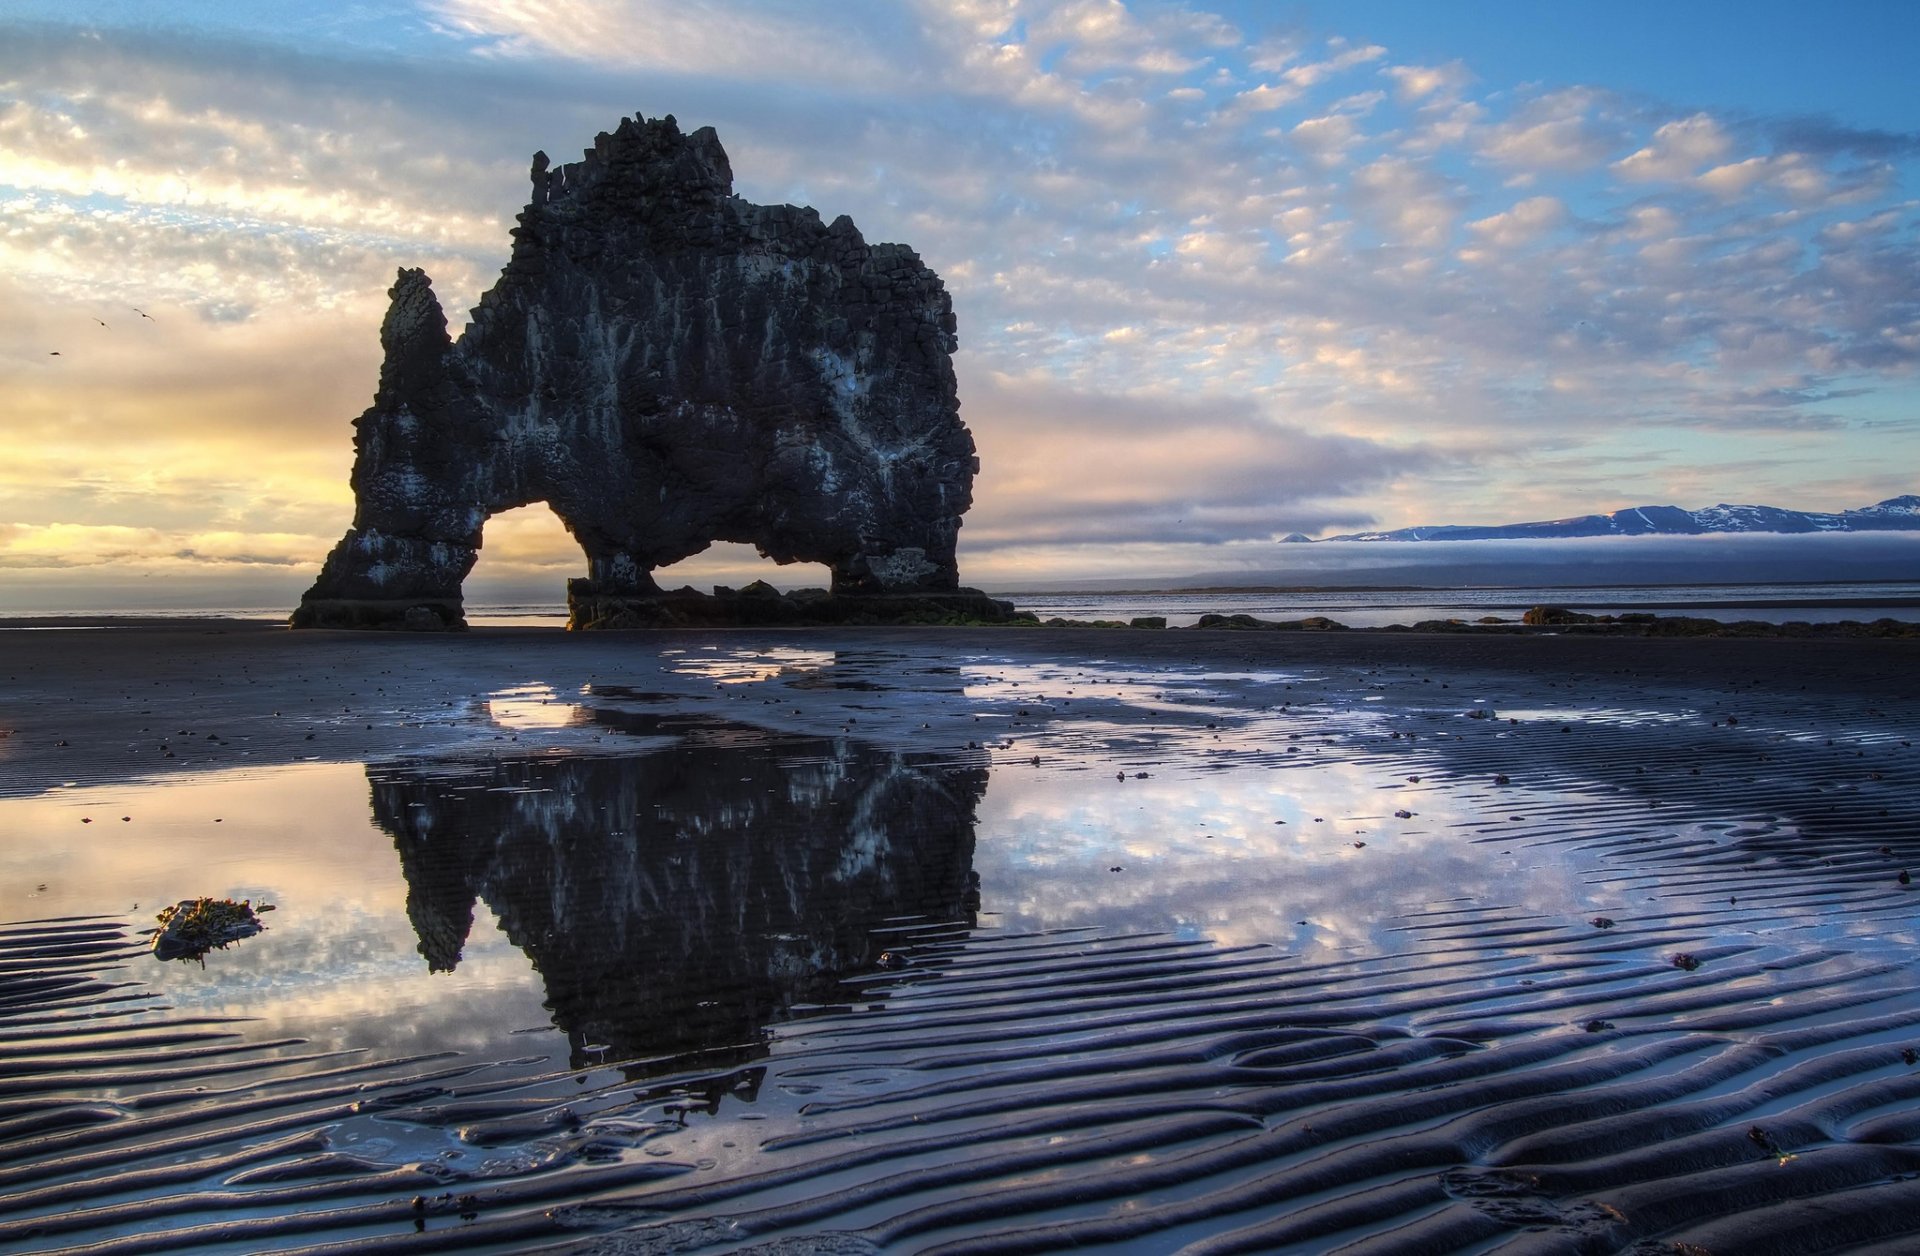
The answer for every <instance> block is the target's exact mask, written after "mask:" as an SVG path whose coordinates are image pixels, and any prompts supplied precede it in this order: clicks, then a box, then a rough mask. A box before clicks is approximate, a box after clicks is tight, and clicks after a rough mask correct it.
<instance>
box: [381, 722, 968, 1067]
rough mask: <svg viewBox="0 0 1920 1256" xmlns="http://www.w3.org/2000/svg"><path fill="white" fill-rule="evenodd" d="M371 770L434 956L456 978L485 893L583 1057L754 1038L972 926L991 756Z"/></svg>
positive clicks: (549, 762) (845, 745)
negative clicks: (944, 933) (894, 946)
mask: <svg viewBox="0 0 1920 1256" xmlns="http://www.w3.org/2000/svg"><path fill="white" fill-rule="evenodd" d="M444 772H445V769H444V767H442V768H441V769H440V773H441V774H438V775H436V774H434V770H433V769H432V768H424V767H402V768H399V769H394V768H382V769H370V770H369V773H368V775H369V778H370V781H371V785H372V791H373V814H374V818H375V820H376V822H377V823H379V825H380V826H381V827H382V828H383V829H385V830H386V831H387V832H388V833H390V834H392V835H393V839H394V845H395V847H396V849H397V850H398V851H399V854H400V861H401V866H402V869H403V870H404V872H405V875H406V878H407V886H408V894H407V913H408V915H409V916H410V917H411V918H412V920H413V923H414V927H415V929H416V930H417V932H418V933H419V936H420V951H421V953H422V954H423V955H425V956H426V958H427V962H428V964H429V965H430V966H432V967H433V968H434V969H436V970H449V969H451V968H453V967H454V966H455V965H456V964H457V963H458V962H459V960H460V949H461V947H462V945H463V944H464V943H465V941H466V937H467V932H468V929H469V928H470V927H471V925H472V922H473V908H474V901H475V899H476V898H479V899H484V900H485V901H486V902H487V903H488V904H489V905H490V906H491V907H492V909H493V910H494V912H495V914H496V915H497V916H498V917H499V920H500V924H501V928H502V930H503V931H504V932H505V934H506V935H507V937H508V938H509V939H510V940H511V941H512V942H513V943H514V945H516V946H518V947H520V948H521V949H522V950H524V951H525V952H526V953H527V955H528V957H529V958H530V959H531V960H532V961H533V963H534V966H535V968H537V969H538V970H539V972H540V974H541V976H542V978H543V979H544V980H545V982H546V988H547V996H548V997H547V1004H548V1007H549V1008H550V1009H551V1010H552V1012H553V1017H554V1022H555V1024H557V1025H558V1026H559V1027H560V1028H561V1029H563V1030H565V1031H566V1033H567V1034H568V1036H569V1038H570V1040H571V1041H572V1043H573V1047H574V1054H575V1059H576V1062H584V1061H585V1060H586V1059H587V1058H589V1057H588V1056H587V1055H586V1053H585V1049H586V1048H588V1047H590V1046H604V1047H608V1048H611V1054H610V1058H621V1057H633V1056H645V1055H658V1054H666V1053H678V1052H684V1051H691V1050H698V1049H702V1048H710V1047H722V1046H732V1045H736V1044H744V1043H753V1042H756V1041H757V1040H758V1038H759V1031H760V1030H761V1028H762V1027H763V1026H765V1025H766V1024H767V1023H768V1022H769V1021H771V1020H773V1019H775V1018H777V1017H778V1016H779V1015H780V1013H781V1010H782V1009H783V1008H784V1007H786V1006H787V1005H789V1004H791V1003H794V1002H796V1001H817V1000H831V999H835V998H838V997H841V995H842V994H843V991H842V990H841V987H840V986H839V983H838V977H839V976H840V975H841V974H843V973H846V972H848V971H850V970H854V969H859V968H863V967H867V966H869V965H870V964H871V963H872V962H873V960H874V959H875V958H876V957H877V956H878V955H879V953H880V951H881V950H883V949H884V945H885V944H884V941H882V940H878V939H876V938H875V936H874V931H875V930H876V929H877V928H878V927H880V926H881V925H882V923H883V922H884V921H887V920H888V919H890V918H895V917H906V916H924V917H933V918H935V919H939V920H952V919H955V918H956V917H958V918H961V919H967V918H968V917H969V913H970V911H971V909H972V908H975V907H977V905H978V898H977V894H975V893H974V892H973V890H972V889H971V885H972V884H973V873H972V863H973V825H974V808H975V806H976V805H977V803H978V802H979V800H980V797H981V795H982V794H983V792H984V791H985V789H986V771H985V770H984V769H983V768H952V767H936V766H933V765H931V764H928V763H926V762H925V761H924V756H912V755H902V754H889V753H885V752H881V751H877V750H873V749H869V748H866V747H863V746H860V745H858V744H855V743H850V742H846V741H828V740H822V739H805V740H791V741H782V742H777V743H774V744H766V743H764V742H762V743H761V744H749V745H739V746H726V745H724V744H722V745H715V744H703V745H700V746H697V747H687V748H680V749H674V750H668V751H663V752H659V753H655V754H649V755H645V756H641V757H638V758H626V759H546V760H540V759H531V760H514V761H506V762H501V763H499V764H497V765H495V766H493V767H492V768H491V769H490V770H488V771H486V772H484V773H483V774H480V775H478V776H471V775H469V776H460V777H449V776H447V775H445V774H444Z"/></svg>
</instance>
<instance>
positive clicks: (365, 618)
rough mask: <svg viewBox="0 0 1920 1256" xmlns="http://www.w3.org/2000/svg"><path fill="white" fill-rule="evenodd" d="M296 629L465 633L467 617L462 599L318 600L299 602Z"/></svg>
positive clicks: (293, 620) (294, 617) (294, 621)
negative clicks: (369, 629)
mask: <svg viewBox="0 0 1920 1256" xmlns="http://www.w3.org/2000/svg"><path fill="white" fill-rule="evenodd" d="M287 623H288V626H289V627H293V628H376V629H394V630H399V631H404V632H462V631H464V630H465V629H466V626H467V616H466V612H465V610H464V609H463V604H462V602H461V599H459V598H418V597H413V598H346V597H339V598H316V597H309V598H307V599H305V600H304V601H302V602H301V603H300V606H299V608H298V609H297V610H295V611H294V612H293V615H292V617H291V618H289V619H288V620H287Z"/></svg>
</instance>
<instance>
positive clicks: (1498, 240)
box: [1467, 196, 1567, 249]
mask: <svg viewBox="0 0 1920 1256" xmlns="http://www.w3.org/2000/svg"><path fill="white" fill-rule="evenodd" d="M1566 221H1567V207H1566V204H1565V203H1564V202H1562V201H1561V200H1560V199H1559V198H1558V197H1553V196H1530V197H1528V198H1527V199H1526V200H1524V201H1520V202H1519V203H1517V204H1515V205H1514V206H1513V208H1511V209H1508V210H1505V211H1503V212H1501V213H1498V214H1493V215H1491V216H1489V217H1486V218H1481V219H1477V220H1475V221H1473V222H1470V223H1468V224H1467V229H1468V230H1469V231H1472V232H1473V233H1474V234H1475V235H1477V236H1479V237H1480V238H1481V239H1483V240H1485V241H1486V242H1487V243H1489V244H1492V245H1495V246H1497V247H1500V248H1509V249H1510V248H1516V247H1518V246H1520V245H1523V244H1530V243H1532V242H1533V241H1534V240H1537V239H1539V238H1540V237H1541V236H1543V235H1545V234H1546V233H1547V232H1549V231H1552V230H1553V229H1554V228H1556V227H1559V226H1561V225H1562V224H1564V223H1565V222H1566Z"/></svg>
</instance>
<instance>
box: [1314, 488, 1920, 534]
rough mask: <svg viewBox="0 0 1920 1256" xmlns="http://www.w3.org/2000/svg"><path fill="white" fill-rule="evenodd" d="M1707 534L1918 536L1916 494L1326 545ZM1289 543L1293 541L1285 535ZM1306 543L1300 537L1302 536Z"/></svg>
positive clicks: (1452, 528) (1625, 513)
mask: <svg viewBox="0 0 1920 1256" xmlns="http://www.w3.org/2000/svg"><path fill="white" fill-rule="evenodd" d="M1707 532H1920V495H1916V494H1913V493H1908V494H1906V495H1904V496H1901V497H1889V498H1888V499H1887V500H1885V501H1883V502H1879V503H1877V504H1875V505H1872V506H1863V507H1862V508H1860V509H1859V510H1843V511H1841V512H1840V513H1839V514H1824V513H1820V512H1817V511H1807V510H1786V509H1783V508H1782V507H1779V506H1730V505H1727V504H1726V503H1725V502H1722V503H1721V504H1720V505H1718V506H1708V507H1706V508H1705V509H1703V510H1682V509H1680V507H1678V506H1633V507H1630V508H1628V509H1626V510H1616V511H1614V512H1613V513H1612V514H1609V515H1578V516H1575V517H1574V518H1571V519H1548V520H1543V521H1541V522H1538V523H1502V524H1487V525H1481V524H1436V525H1429V526H1421V527H1414V528H1396V529H1394V530H1393V531H1391V532H1350V533H1348V534H1346V535H1344V536H1330V537H1327V538H1326V539H1327V540H1329V541H1515V540H1540V539H1546V538H1554V537H1570V536H1698V535H1701V534H1702V533H1707ZM1287 539H1288V540H1293V538H1292V537H1288V538H1287ZM1302 539H1305V538H1302Z"/></svg>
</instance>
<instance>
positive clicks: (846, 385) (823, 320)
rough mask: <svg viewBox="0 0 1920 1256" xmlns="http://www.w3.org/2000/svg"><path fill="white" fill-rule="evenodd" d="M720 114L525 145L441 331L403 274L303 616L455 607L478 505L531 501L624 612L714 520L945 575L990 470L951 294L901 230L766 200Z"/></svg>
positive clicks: (483, 511)
mask: <svg viewBox="0 0 1920 1256" xmlns="http://www.w3.org/2000/svg"><path fill="white" fill-rule="evenodd" d="M732 186H733V172H732V169H731V167H730V166H729V165H728V162H727V155H726V153H725V152H724V151H723V150H722V149H721V147H720V141H719V138H718V137H717V136H716V135H715V134H714V132H713V131H712V129H710V128H703V129H701V130H698V131H695V132H694V133H693V134H691V135H682V134H681V132H680V129H679V127H678V126H677V125H676V124H675V122H674V120H673V118H671V117H667V118H665V119H662V120H660V121H635V120H633V119H625V120H623V121H622V122H621V124H620V126H619V128H618V129H617V130H616V131H614V132H613V133H612V134H606V133H602V134H601V135H600V136H599V137H598V138H597V139H596V140H595V143H594V147H593V148H592V149H590V150H588V152H587V154H586V158H585V160H584V161H581V162H577V163H574V164H572V165H567V166H561V167H558V168H550V167H549V166H548V163H547V158H546V156H545V154H536V155H535V157H534V162H533V198H532V200H531V201H530V202H529V203H528V205H527V207H526V209H525V210H524V211H522V213H521V214H520V218H519V222H520V225H519V226H518V227H516V228H515V229H514V231H513V236H514V246H513V255H512V260H511V261H509V263H508V264H507V266H506V269H505V270H504V271H502V273H501V276H500V279H499V282H497V283H496V284H495V285H494V286H493V288H492V289H491V290H490V291H489V292H487V293H486V295H484V296H483V297H482V298H481V299H480V304H479V306H478V307H477V308H476V309H475V310H474V311H473V322H472V323H471V324H470V325H469V326H468V327H467V329H466V331H465V333H464V334H463V335H462V336H461V337H460V338H459V339H458V340H457V341H456V340H453V339H451V338H450V337H449V335H448V332H447V320H446V316H445V315H444V314H443V313H442V312H441V308H440V303H439V301H438V300H437V299H436V298H435V296H434V294H433V288H432V285H431V282H430V281H429V280H428V278H427V276H426V274H425V273H424V272H423V271H419V270H402V271H401V272H400V276H399V279H398V281H397V282H396V283H395V284H394V286H393V288H392V291H391V293H390V295H391V297H392V305H391V307H390V308H389V309H388V311H387V317H386V321H385V322H384V323H383V324H382V326H381V329H380V339H381V344H382V346H383V348H384V349H385V351H386V361H385V363H384V365H383V366H382V368H381V372H380V387H379V391H378V393H377V394H376V395H375V398H374V403H373V405H372V407H371V408H369V409H368V410H367V412H366V413H365V414H363V415H361V416H360V418H359V419H357V420H355V423H354V426H355V428H356V429H357V431H356V435H355V437H354V449H355V454H356V456H355V460H354V467H353V480H352V482H353V489H354V496H355V502H356V509H355V513H354V520H353V526H352V527H351V528H350V529H349V530H348V532H347V534H346V536H345V537H344V538H343V539H342V540H341V541H340V543H339V544H338V545H337V546H335V547H334V550H333V552H332V553H331V554H329V555H328V557H327V561H326V564H325V566H324V568H323V569H322V571H321V573H320V578H319V579H318V580H317V581H316V582H315V584H314V586H313V588H312V589H310V590H308V592H307V594H306V596H305V597H303V598H302V599H301V604H300V608H299V610H298V611H296V612H295V614H294V617H293V622H294V625H295V626H296V627H409V628H440V627H458V626H460V625H461V624H462V623H463V622H464V621H463V618H462V611H461V597H460V585H461V581H462V580H463V579H465V577H466V575H467V573H468V572H469V571H470V570H472V568H473V564H474V560H475V558H476V557H477V555H478V551H479V548H480V538H481V527H482V525H483V524H484V523H485V522H486V520H487V518H488V517H489V516H490V515H493V514H496V513H498V512H500V511H503V510H509V509H512V508H514V507H517V506H524V505H528V504H531V503H534V502H542V501H544V502H546V503H548V505H550V506H551V507H552V509H553V511H554V513H555V514H557V515H559V517H560V519H561V521H562V522H563V523H565V525H566V527H567V529H568V531H569V532H571V533H572V535H573V536H574V537H575V539H577V540H578V541H579V542H580V546H581V548H582V549H583V550H585V551H586V555H587V568H588V574H587V578H586V579H585V580H577V581H573V582H571V584H570V586H569V590H568V594H569V602H570V604H572V605H573V606H575V607H576V608H579V607H580V606H581V605H582V604H583V603H584V604H589V605H590V606H591V607H593V608H594V611H593V613H592V614H590V615H585V616H582V615H578V614H576V616H575V618H576V621H577V622H579V623H580V624H581V625H582V626H584V625H585V623H587V622H599V623H608V622H612V621H617V620H618V618H619V615H618V610H619V607H620V606H621V605H622V604H623V603H624V602H627V601H634V602H636V603H640V604H644V603H646V602H647V601H648V600H649V599H651V598H652V597H654V596H655V595H657V594H658V592H659V590H658V588H657V586H656V585H655V583H654V580H653V576H652V572H653V569H654V568H656V567H660V566H664V565H666V564H669V563H673V562H677V561H679V560H680V559H682V558H686V557H688V556H689V555H692V554H696V553H698V552H700V551H701V550H703V549H705V548H706V547H707V545H708V544H709V543H711V542H713V541H716V540H726V541H742V542H747V543H750V544H753V545H755V546H757V547H758V548H759V550H760V552H761V553H763V554H765V555H767V556H768V557H770V558H773V559H774V560H776V561H778V562H783V563H785V562H823V563H827V564H828V565H830V567H831V568H832V571H833V590H832V592H833V594H834V595H835V596H836V597H845V596H863V595H873V594H887V595H893V596H896V597H897V596H899V595H932V596H935V597H936V598H937V597H939V596H941V595H946V594H951V593H954V592H955V591H957V590H958V587H959V574H958V569H957V566H956V563H955V557H954V545H955V540H956V533H957V532H958V529H959V527H960V516H961V515H962V514H963V513H964V512H965V511H966V509H967V507H968V506H969V505H970V504H971V502H972V486H973V475H974V473H975V471H976V470H977V469H978V465H979V464H978V459H977V458H976V457H975V456H974V449H973V438H972V436H971V434H970V433H969V432H968V431H967V428H966V426H965V425H964V424H963V423H961V421H960V417H959V402H958V400H957V398H956V395H955V385H954V374H953V364H952V359H951V356H950V355H951V354H952V352H953V350H954V348H955V346H956V343H957V342H956V340H955V324H954V317H953V307H952V304H951V302H950V301H949V300H948V298H947V293H946V290H945V288H944V287H943V286H942V284H941V282H940V279H939V276H937V275H935V274H934V273H933V272H932V271H931V270H928V269H927V268H926V267H925V266H923V265H922V264H921V262H920V259H919V257H918V256H917V255H916V254H915V253H914V252H913V250H911V249H909V248H907V247H905V246H904V245H898V244H873V245H870V244H868V243H867V242H866V241H865V240H863V239H862V238H861V236H860V232H859V231H858V229H856V228H855V227H854V225H853V223H852V221H851V220H850V219H848V218H846V217H845V216H842V217H840V218H838V219H835V220H834V222H833V223H832V224H830V225H829V224H825V223H822V222H821V221H820V216H819V214H817V213H816V212H815V211H813V210H812V209H803V208H795V207H794V206H791V205H754V204H750V203H749V202H747V201H744V200H742V199H740V198H739V197H737V196H734V195H733V194H732Z"/></svg>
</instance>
